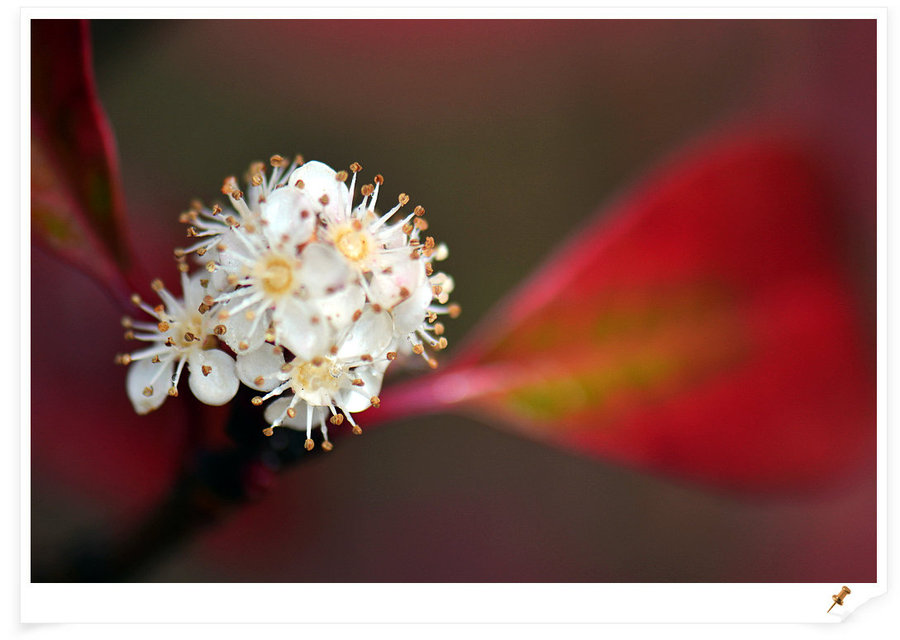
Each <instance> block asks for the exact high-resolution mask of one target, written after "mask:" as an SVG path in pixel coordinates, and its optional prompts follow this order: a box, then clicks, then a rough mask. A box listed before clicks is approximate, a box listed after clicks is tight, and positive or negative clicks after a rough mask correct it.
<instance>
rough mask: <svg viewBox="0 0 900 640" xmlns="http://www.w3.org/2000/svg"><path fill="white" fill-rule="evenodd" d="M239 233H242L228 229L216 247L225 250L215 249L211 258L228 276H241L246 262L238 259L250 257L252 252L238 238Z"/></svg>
mask: <svg viewBox="0 0 900 640" xmlns="http://www.w3.org/2000/svg"><path fill="white" fill-rule="evenodd" d="M238 233H242V232H239V231H236V230H234V229H228V230H227V231H225V232H224V233H223V234H222V236H221V238H220V239H219V242H218V243H217V245H216V247H219V246H221V247H223V250H221V251H220V250H218V249H215V250H214V251H215V254H213V255H212V256H211V258H210V259H212V260H214V261H215V263H216V264H217V265H219V266H220V267H221V268H222V269H224V270H225V272H226V274H228V273H236V274H239V273H240V272H241V271H242V270H243V267H244V262H242V261H241V260H239V259H238V257H239V256H240V257H243V258H249V257H250V253H251V251H250V249H249V248H248V247H247V245H246V243H245V241H244V240H242V239H241V238H238V236H237V234H238ZM211 251H213V250H211ZM207 255H209V254H207ZM217 271H218V270H217Z"/></svg>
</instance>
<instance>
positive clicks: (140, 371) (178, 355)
mask: <svg viewBox="0 0 900 640" xmlns="http://www.w3.org/2000/svg"><path fill="white" fill-rule="evenodd" d="M181 286H182V289H183V291H184V300H179V299H177V298H175V296H173V295H172V294H171V293H170V292H169V291H168V290H166V288H165V287H164V286H163V283H162V281H160V280H155V281H154V282H153V288H154V290H155V291H156V292H157V293H158V294H159V297H160V299H161V300H162V302H163V304H160V305H157V306H156V307H150V306H149V305H148V304H146V303H145V302H143V301H142V300H141V299H140V298H139V297H138V296H134V297H133V300H134V302H135V304H136V305H138V306H139V307H140V308H141V309H142V310H143V311H145V312H146V313H147V314H148V315H150V316H151V317H152V318H153V319H154V320H155V321H156V322H155V323H153V322H146V321H138V320H132V319H130V318H126V319H124V320H123V325H124V326H125V327H126V330H127V331H126V338H130V339H133V340H139V341H143V342H147V343H149V346H147V347H146V348H144V349H140V350H138V351H135V352H133V353H130V354H123V355H119V356H117V361H118V362H120V363H121V364H127V365H130V366H129V368H128V374H127V376H126V390H127V392H128V398H129V399H130V400H131V403H132V405H133V406H134V409H135V411H137V412H138V413H139V414H145V413H149V412H150V411H153V410H154V409H157V408H158V407H159V406H160V405H162V403H163V401H165V399H166V396H167V395H170V396H177V395H178V381H179V379H180V378H181V373H182V371H183V370H184V367H185V365H187V367H188V370H189V374H188V386H189V387H190V389H191V391H192V392H193V394H194V395H195V396H196V397H197V399H199V400H200V401H201V402H204V403H206V404H210V405H222V404H225V403H226V402H228V401H229V400H231V399H232V398H233V397H234V394H235V393H236V392H237V389H238V386H239V381H238V377H237V374H236V373H235V363H234V360H233V359H232V358H231V356H229V355H228V354H227V353H224V352H223V351H219V350H217V348H216V347H217V346H218V342H217V340H216V338H215V335H214V327H213V323H212V319H211V318H210V316H209V314H208V313H206V312H207V311H208V310H209V307H208V305H206V304H205V303H204V298H205V290H204V287H203V284H202V282H201V274H196V275H194V276H193V277H191V278H189V277H188V276H187V274H186V273H184V272H182V274H181Z"/></svg>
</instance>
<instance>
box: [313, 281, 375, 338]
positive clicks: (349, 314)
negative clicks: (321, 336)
mask: <svg viewBox="0 0 900 640" xmlns="http://www.w3.org/2000/svg"><path fill="white" fill-rule="evenodd" d="M311 302H312V304H313V305H314V306H315V309H316V310H317V311H318V313H319V315H321V316H323V317H324V318H325V319H327V320H328V321H329V322H330V323H331V326H332V327H334V328H335V330H336V331H341V330H343V329H344V328H345V327H346V326H347V325H348V324H350V323H351V322H352V321H353V314H355V313H356V312H357V311H362V309H363V307H364V306H365V304H366V292H365V291H363V289H362V287H360V286H359V285H356V284H349V285H347V286H346V287H344V288H343V289H341V290H340V291H338V292H337V293H333V294H331V295H330V296H325V297H323V298H319V299H317V300H313V301H311Z"/></svg>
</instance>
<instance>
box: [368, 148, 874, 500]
mask: <svg viewBox="0 0 900 640" xmlns="http://www.w3.org/2000/svg"><path fill="white" fill-rule="evenodd" d="M829 192H830V188H829V185H828V184H827V183H826V181H825V180H824V179H823V178H822V175H821V174H820V173H819V172H818V168H817V166H816V155H815V153H814V150H812V149H809V148H807V147H805V146H804V145H803V144H801V143H799V142H788V141H784V140H783V139H781V140H778V139H776V138H763V137H754V136H746V137H741V138H739V139H732V140H730V141H729V142H728V143H720V144H719V145H717V146H715V147H713V148H710V147H706V148H703V149H700V150H698V151H695V152H694V153H693V154H692V155H690V156H689V157H686V158H682V159H680V160H679V161H678V162H676V163H675V164H674V165H673V166H672V167H671V168H670V169H668V170H666V171H664V172H662V173H661V174H659V175H657V176H656V178H655V179H652V180H650V181H648V182H647V183H645V184H644V185H642V186H641V187H640V188H639V189H637V190H636V191H634V192H633V193H632V194H631V195H630V196H629V197H628V198H626V199H624V200H622V201H621V202H620V203H619V204H618V205H617V206H615V207H614V208H613V210H612V211H610V212H609V213H608V214H607V215H605V216H603V217H602V219H599V220H597V221H596V222H595V223H594V224H593V225H592V226H590V227H589V228H585V229H584V230H582V231H580V232H579V233H578V234H577V237H576V238H575V239H574V240H573V241H572V242H570V243H569V244H567V245H565V246H564V247H563V248H562V250H561V251H559V252H558V253H557V254H556V255H555V257H554V258H553V259H551V260H550V261H549V263H548V264H546V265H545V266H544V268H543V269H541V270H540V271H539V272H538V273H537V274H536V275H535V276H534V277H532V278H531V279H529V280H527V281H526V282H525V283H524V285H523V286H522V287H521V288H520V289H519V291H518V292H517V293H516V294H514V295H513V296H511V297H510V299H509V300H508V302H507V303H506V304H504V305H501V306H500V307H499V308H498V310H497V312H496V313H495V314H493V315H492V316H491V317H489V318H487V319H486V320H485V322H484V323H483V324H482V325H481V326H482V331H481V332H480V333H479V334H477V336H476V338H475V339H474V340H473V341H472V342H471V343H470V345H469V348H468V349H467V350H465V351H464V352H463V353H460V354H459V355H458V357H457V360H456V361H455V362H454V364H452V365H451V366H450V367H449V368H448V370H446V371H445V372H444V373H443V374H439V375H437V376H434V377H432V378H426V379H425V380H423V381H421V382H414V383H412V384H410V385H409V386H408V387H406V388H405V389H398V390H396V391H395V393H397V394H398V395H399V396H400V397H396V396H395V397H390V396H389V395H388V394H390V390H387V391H386V392H385V393H384V394H383V396H384V397H383V398H382V399H383V406H385V407H390V406H391V405H397V404H402V403H404V402H406V403H412V404H425V403H433V404H437V405H439V406H444V407H447V406H457V407H459V408H465V409H474V410H478V411H481V412H485V413H486V414H488V415H491V416H495V417H500V418H502V419H503V422H505V423H506V424H508V425H510V427H511V428H513V429H514V430H516V431H519V432H521V433H524V434H529V435H531V436H533V437H535V438H539V439H543V440H546V441H548V442H553V443H559V444H563V445H566V446H569V447H572V448H574V449H576V450H578V451H581V452H585V453H590V454H597V455H601V456H604V457H607V458H610V459H615V460H619V461H622V462H625V463H627V464H632V465H635V466H638V467H641V468H644V469H646V470H650V471H658V472H665V473H670V474H674V475H676V476H680V477H683V478H690V479H695V480H699V481H704V482H708V483H712V484H715V485H718V486H722V487H729V488H736V489H748V490H784V489H799V488H808V487H811V486H814V485H816V484H817V483H821V482H823V481H824V480H826V479H828V478H830V477H833V476H834V475H835V474H840V473H842V472H844V471H845V470H849V469H851V468H853V467H855V466H856V465H857V464H858V463H859V461H860V460H862V459H865V458H866V456H868V459H870V460H873V459H874V457H873V456H872V454H873V452H874V446H875V439H874V438H875V387H874V382H875V376H874V349H872V348H871V346H872V344H873V342H872V341H873V338H872V337H869V336H867V335H866V334H865V333H864V332H863V331H862V329H861V326H860V321H859V317H858V314H857V300H856V299H855V294H854V291H853V290H852V289H851V288H850V287H849V286H848V284H847V283H846V282H845V279H844V276H843V273H842V271H841V268H840V261H839V258H838V253H837V252H836V251H834V249H833V247H834V246H835V240H836V238H835V237H834V234H835V233H836V232H835V229H836V228H837V226H836V225H835V224H834V222H833V219H832V209H833V207H832V201H831V199H830V193H829Z"/></svg>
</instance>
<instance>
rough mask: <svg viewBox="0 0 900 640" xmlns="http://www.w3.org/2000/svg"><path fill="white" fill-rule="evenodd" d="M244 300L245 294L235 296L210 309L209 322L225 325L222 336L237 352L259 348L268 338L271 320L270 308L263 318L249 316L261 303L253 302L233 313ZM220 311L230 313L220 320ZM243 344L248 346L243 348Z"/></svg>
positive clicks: (248, 351) (247, 351)
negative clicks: (249, 317) (250, 311)
mask: <svg viewBox="0 0 900 640" xmlns="http://www.w3.org/2000/svg"><path fill="white" fill-rule="evenodd" d="M249 295H253V294H249ZM244 300H245V296H239V297H237V298H233V299H231V300H228V301H227V302H224V303H222V304H221V306H219V307H216V309H214V310H213V311H210V312H209V314H208V315H209V318H210V320H209V322H210V324H213V326H215V325H216V324H223V325H225V334H224V335H222V336H220V337H221V339H222V340H224V341H225V344H227V345H228V346H229V347H231V349H232V351H234V352H235V353H250V352H251V351H255V350H256V349H259V348H260V347H261V346H262V344H263V342H265V340H266V331H267V330H268V328H269V324H270V322H271V312H270V311H269V310H266V311H265V312H263V317H261V318H253V319H252V320H251V319H248V318H247V311H248V310H250V309H256V308H257V307H258V306H259V303H256V304H252V305H250V306H249V307H245V308H243V309H241V310H240V311H237V312H234V313H232V312H231V310H232V309H235V308H236V307H237V306H238V305H240V304H242V303H243V301H244ZM220 311H227V312H228V313H229V314H230V315H229V316H228V318H226V319H225V320H218V313H219V312H220ZM254 325H255V326H254ZM251 329H252V331H251ZM242 345H244V346H245V347H246V348H244V349H242V348H241V346H242Z"/></svg>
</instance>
